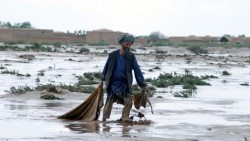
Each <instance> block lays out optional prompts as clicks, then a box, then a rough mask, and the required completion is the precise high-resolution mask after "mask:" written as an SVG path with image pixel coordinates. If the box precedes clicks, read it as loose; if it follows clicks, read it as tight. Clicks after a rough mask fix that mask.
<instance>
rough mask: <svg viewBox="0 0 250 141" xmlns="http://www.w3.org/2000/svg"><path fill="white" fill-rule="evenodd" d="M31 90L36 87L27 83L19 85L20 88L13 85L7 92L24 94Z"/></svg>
mask: <svg viewBox="0 0 250 141" xmlns="http://www.w3.org/2000/svg"><path fill="white" fill-rule="evenodd" d="M30 91H34V89H33V88H31V87H29V86H27V85H25V86H18V88H16V87H13V86H12V87H10V91H7V92H10V94H24V93H26V92H30Z"/></svg>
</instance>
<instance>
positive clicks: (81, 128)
mask: <svg viewBox="0 0 250 141" xmlns="http://www.w3.org/2000/svg"><path fill="white" fill-rule="evenodd" d="M66 127H67V128H69V129H70V130H72V131H78V132H79V133H96V132H99V131H100V126H99V124H98V123H96V122H85V123H72V124H68V125H66Z"/></svg>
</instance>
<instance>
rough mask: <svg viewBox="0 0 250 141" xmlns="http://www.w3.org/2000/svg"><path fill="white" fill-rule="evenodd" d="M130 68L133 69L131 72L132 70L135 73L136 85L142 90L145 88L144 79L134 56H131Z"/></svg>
mask: <svg viewBox="0 0 250 141" xmlns="http://www.w3.org/2000/svg"><path fill="white" fill-rule="evenodd" d="M132 67H133V70H134V73H135V79H136V82H137V84H138V85H139V86H140V87H141V88H144V87H146V86H147V84H146V82H145V79H144V77H143V74H142V72H141V69H140V67H139V65H138V63H137V60H136V57H135V55H132Z"/></svg>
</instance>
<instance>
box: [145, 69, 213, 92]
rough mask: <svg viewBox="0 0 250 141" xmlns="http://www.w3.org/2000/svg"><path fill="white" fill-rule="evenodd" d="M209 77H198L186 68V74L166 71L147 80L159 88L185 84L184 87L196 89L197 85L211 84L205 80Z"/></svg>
mask: <svg viewBox="0 0 250 141" xmlns="http://www.w3.org/2000/svg"><path fill="white" fill-rule="evenodd" d="M205 78H206V79H207V77H198V76H193V75H192V74H191V72H190V71H189V70H185V74H183V75H178V74H177V73H174V74H173V73H164V74H160V75H159V76H158V78H154V79H151V78H149V79H146V81H147V82H150V83H151V84H152V85H153V86H156V87H159V88H166V87H168V86H174V85H183V86H184V87H183V88H185V89H186V88H188V89H190V88H191V89H196V87H195V85H210V84H209V83H207V82H205V81H204V80H205Z"/></svg>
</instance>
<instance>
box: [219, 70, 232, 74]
mask: <svg viewBox="0 0 250 141" xmlns="http://www.w3.org/2000/svg"><path fill="white" fill-rule="evenodd" d="M221 75H231V73H229V72H228V71H226V70H224V71H222V72H221Z"/></svg>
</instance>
